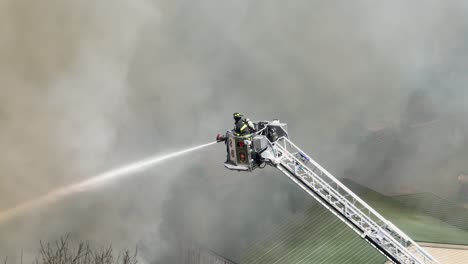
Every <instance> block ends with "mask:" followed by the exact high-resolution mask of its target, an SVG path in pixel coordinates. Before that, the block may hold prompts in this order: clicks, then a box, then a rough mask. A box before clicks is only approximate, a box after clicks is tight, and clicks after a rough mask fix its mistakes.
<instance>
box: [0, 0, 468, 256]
mask: <svg viewBox="0 0 468 264" xmlns="http://www.w3.org/2000/svg"><path fill="white" fill-rule="evenodd" d="M467 11H468V6H467V5H466V4H465V3H464V2H463V1H456V0H453V1H435V0H434V1H432V0H431V1H412V2H411V3H409V2H408V1H403V0H398V1H392V2H391V3H380V2H379V3H376V2H375V1H352V2H350V1H333V2H330V1H306V0H293V1H279V0H268V1H266V0H259V1H245V0H242V1H225V0H222V1H220V0H201V1H184V0H171V1H169V0H167V1H166V0H159V1H156V0H154V1H151V0H135V1H123V0H119V1H109V0H101V1H72V0H66V1H58V0H57V1H54V0H46V1H24V0H0V58H1V60H0V80H1V82H2V83H1V96H0V147H1V149H2V151H1V154H0V209H7V208H10V207H12V206H14V205H16V204H18V203H21V202H22V201H25V200H29V199H32V198H34V197H37V196H38V195H41V194H43V193H46V192H47V191H49V190H51V189H53V188H55V187H58V186H62V185H65V184H68V183H71V182H76V181H79V180H82V179H84V178H86V177H90V176H92V175H93V174H95V173H98V172H102V171H104V170H106V169H107V168H110V167H113V166H114V165H117V164H119V163H121V162H126V161H131V160H135V159H139V158H144V157H146V156H149V155H153V154H154V153H166V152H169V151H171V150H176V149H179V148H182V147H184V146H188V145H195V144H199V143H205V142H209V141H211V140H213V137H214V135H215V134H216V133H217V132H223V131H225V130H226V129H229V128H230V127H231V125H232V124H231V114H232V112H234V111H241V112H243V113H245V114H246V115H248V116H249V117H250V118H251V119H254V120H259V119H271V118H281V119H282V120H283V121H285V122H287V123H288V124H289V128H290V134H291V136H292V139H293V140H294V141H295V142H296V143H298V145H300V146H302V148H303V149H305V150H308V151H309V150H310V154H311V155H312V156H313V157H315V158H317V160H318V161H319V162H324V163H325V165H326V166H327V167H329V168H330V170H331V171H333V172H336V173H337V174H338V175H340V176H341V175H342V173H343V172H344V171H346V170H347V168H348V167H350V166H351V167H352V165H353V163H354V162H356V158H355V155H356V153H358V149H359V144H361V143H362V142H363V141H365V135H366V133H367V128H369V127H371V128H374V127H379V126H384V127H398V129H397V130H399V129H400V128H399V127H400V124H401V123H402V122H401V121H402V119H403V120H404V119H405V115H406V112H405V111H406V110H405V109H406V107H407V103H408V101H409V100H410V98H411V95H412V94H413V93H414V91H415V90H417V89H422V90H426V91H427V92H428V93H430V97H431V100H432V102H433V104H432V107H433V108H434V109H435V111H436V112H438V113H440V115H441V116H443V117H445V116H450V118H448V119H447V120H449V121H447V122H448V123H447V122H446V123H444V125H443V127H446V126H447V127H450V126H452V125H453V124H454V123H455V124H457V127H459V128H460V129H459V130H460V131H462V132H463V131H464V130H463V129H464V126H465V124H464V122H465V120H466V113H467V112H466V110H467V109H466V106H465V105H464V102H465V101H466V99H467V91H466V89H465V83H466V78H467V77H466V74H465V73H466V69H467V64H466V61H467V60H466V59H467V57H468V50H467V48H466V47H468V45H467V44H468V43H467V40H468V39H467V36H468V35H467V32H468V28H467V25H468V23H467V22H468V21H467V19H466V17H468V16H467ZM453 120H455V121H453ZM382 124H384V125H382ZM448 130H450V131H452V129H448ZM457 131H458V130H457ZM446 132H447V130H445V129H439V130H437V132H434V133H433V134H431V135H430V136H426V137H420V136H419V135H420V133H425V132H411V133H413V134H414V133H416V135H412V136H411V138H413V139H415V140H412V141H411V144H410V148H411V147H412V146H414V148H415V149H416V148H417V149H421V148H420V146H421V145H422V146H426V149H423V150H422V152H423V153H425V154H426V155H427V156H424V160H423V161H421V158H419V159H417V158H416V154H417V153H420V152H417V151H416V152H414V153H416V154H414V153H413V154H411V155H410V154H408V155H409V156H407V157H408V160H407V162H406V163H405V164H403V165H402V164H401V163H400V164H398V165H393V166H394V169H393V170H390V171H391V172H392V173H391V174H392V175H393V173H394V174H396V175H405V177H408V175H416V174H418V171H420V170H419V169H420V168H421V167H427V164H428V163H434V162H433V161H434V160H436V161H440V162H441V164H442V163H443V166H446V167H455V168H454V169H453V171H456V170H465V169H468V168H462V167H463V160H464V159H463V158H460V160H458V161H452V159H448V158H447V155H448V156H450V154H453V153H458V152H457V151H458V150H459V149H461V148H462V146H463V144H464V143H465V142H464V141H463V140H461V141H457V142H459V143H454V144H455V146H454V147H453V148H451V149H449V150H447V152H449V154H447V155H445V156H444V157H443V158H440V157H439V156H434V155H432V154H431V153H433V152H436V150H438V149H437V148H438V146H435V145H431V144H427V142H433V141H441V139H440V138H443V139H444V140H445V139H446V138H447V137H448V136H447V135H446ZM399 133H400V132H399ZM411 133H410V134H411ZM439 137H440V138H439ZM462 138H463V137H462ZM425 140H427V141H425ZM450 142H453V140H452V141H450ZM460 142H461V143H460ZM413 144H414V145H413ZM457 144H458V145H457ZM460 144H462V145H460ZM428 145H429V146H434V147H433V148H430V147H427V146H428ZM364 152H365V150H364ZM428 153H429V154H428ZM397 154H398V153H397ZM224 157H225V152H224V149H223V147H221V146H217V147H214V148H213V149H211V150H204V151H203V153H200V155H193V156H191V157H186V158H184V159H183V160H179V161H174V162H172V163H170V164H165V165H164V166H161V167H160V168H157V169H154V170H151V171H149V172H147V173H144V174H143V175H139V176H137V177H134V179H132V180H125V181H124V182H121V183H116V184H115V185H112V186H111V187H109V188H106V189H105V190H103V192H102V193H99V192H91V193H90V194H86V195H83V196H80V197H71V198H70V200H68V201H64V202H63V203H57V204H56V205H54V207H53V208H45V209H44V210H41V211H40V212H37V213H36V214H32V215H31V216H28V217H27V220H25V219H23V220H17V221H15V222H14V223H11V224H10V225H8V226H5V227H0V232H1V234H2V235H0V249H2V248H4V249H6V252H13V250H18V249H19V248H20V247H25V248H31V249H35V246H36V244H33V245H31V246H29V244H28V245H26V244H27V243H36V241H38V240H39V239H48V238H55V237H57V235H60V234H63V233H64V232H71V233H72V234H75V235H76V236H77V237H78V238H83V239H89V240H93V241H96V242H98V243H106V242H109V241H112V242H114V243H117V242H115V241H116V240H117V241H120V242H119V243H120V244H123V245H132V244H134V243H139V244H144V245H145V246H144V247H148V248H147V249H146V250H147V252H150V253H145V252H143V254H147V256H151V257H148V258H157V257H158V256H161V255H163V254H164V253H162V252H164V251H165V250H166V249H167V247H168V245H166V244H165V243H164V242H163V241H165V240H167V239H166V238H167V236H171V231H172V229H171V226H172V225H171V224H167V223H168V222H169V223H171V222H172V220H173V218H180V217H186V218H189V219H190V218H193V219H194V220H193V226H188V227H187V229H189V230H193V229H196V232H195V233H196V235H201V234H205V235H206V236H210V226H212V225H219V224H220V222H222V221H226V222H228V223H227V224H226V229H227V230H231V231H232V232H231V233H236V232H237V231H238V230H243V229H242V228H243V226H244V225H248V224H252V223H253V222H254V221H253V220H252V221H250V220H249V221H247V220H246V221H245V222H242V219H243V218H244V217H245V215H249V219H255V216H256V212H257V210H259V209H258V208H263V209H262V210H263V211H262V214H263V215H270V216H273V215H274V214H275V213H278V214H283V213H284V214H287V213H288V212H289V209H287V208H284V207H286V206H285V204H286V203H287V199H288V198H287V197H288V195H287V194H286V193H287V191H286V190H285V189H287V188H284V189H283V188H281V187H280V186H282V185H278V178H279V177H281V176H279V175H277V173H276V172H275V171H274V170H271V169H269V170H268V171H263V172H258V173H255V174H254V175H257V174H258V176H259V178H258V179H256V181H259V182H260V183H258V185H255V184H252V185H249V184H246V183H245V182H249V180H248V179H246V178H245V177H253V175H248V176H245V175H240V174H237V173H232V172H226V171H224V170H223V169H222V164H221V162H222V161H223V159H224ZM413 158H414V159H413ZM413 161H417V162H413ZM442 161H443V162H442ZM370 162H372V161H370ZM358 164H360V163H358ZM379 164H380V163H379ZM460 164H461V165H460ZM376 166H377V167H378V166H379V165H376ZM443 166H442V167H443ZM440 170H442V169H440ZM431 171H433V170H431ZM454 173H455V172H454ZM269 174H272V175H276V176H271V178H269V177H270V175H269ZM414 177H416V176H414ZM447 177H449V176H447ZM181 179H184V183H183V184H181V183H180V182H181ZM423 179H424V178H423ZM404 180H405V179H404V178H402V177H397V176H396V177H395V179H390V180H389V179H388V178H387V179H386V180H385V181H379V182H383V183H384V184H376V186H378V187H380V188H382V189H385V186H382V185H386V184H390V182H392V183H393V182H400V181H404ZM417 180H421V178H418V177H416V178H415V181H417ZM272 181H273V183H271V182H272ZM240 182H243V183H244V184H240ZM426 185H428V189H430V188H429V187H431V186H430V182H429V183H427V184H426ZM259 186H263V188H259ZM392 186H393V185H392ZM254 190H255V192H254ZM271 190H275V191H274V192H273V191H271ZM447 190H452V189H450V188H447ZM223 193H235V194H236V195H239V196H242V195H244V196H245V197H249V198H251V199H253V200H254V201H252V202H251V204H250V205H248V203H249V201H248V200H247V198H244V199H245V200H241V201H243V202H242V203H241V204H244V205H245V204H246V203H247V205H245V206H242V207H240V208H239V205H238V204H237V203H235V202H228V201H226V202H225V203H223V202H219V201H223V200H222V199H221V200H219V201H218V204H214V201H216V199H212V198H213V197H219V195H223ZM196 197H198V199H197V198H196ZM190 200H192V201H191V203H190V202H188V201H190ZM271 201H275V202H274V203H271ZM187 203H188V205H187ZM185 206H187V207H188V208H185ZM265 207H267V208H266V209H265ZM181 208H184V210H185V211H184V213H180V211H181ZM189 208H190V210H188V209H189ZM218 209H219V210H218ZM221 209H222V210H225V211H222V210H221ZM233 210H237V211H236V212H237V214H236V213H232V214H227V215H232V218H234V219H229V220H226V219H225V218H224V217H225V215H226V214H223V212H233ZM271 218H272V219H274V217H271ZM231 221H232V223H236V225H238V226H233V225H232V224H229V223H231ZM271 221H274V220H271ZM176 226H177V225H176ZM200 227H203V228H205V229H202V228H200ZM230 228H231V229H230ZM227 233H229V232H227ZM3 234H4V235H3ZM217 237H221V238H222V237H226V236H222V235H220V234H218V235H217ZM221 242H222V241H221ZM148 245H150V246H148ZM153 245H155V246H153ZM3 252H5V251H3V250H0V253H3ZM12 254H15V253H12ZM0 256H1V254H0Z"/></svg>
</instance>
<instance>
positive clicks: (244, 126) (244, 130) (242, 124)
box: [232, 112, 255, 137]
mask: <svg viewBox="0 0 468 264" xmlns="http://www.w3.org/2000/svg"><path fill="white" fill-rule="evenodd" d="M232 117H233V118H234V133H235V134H236V136H238V137H239V136H246V135H250V134H252V133H253V132H255V125H254V123H253V122H252V121H250V119H248V118H243V115H242V114H241V113H237V112H236V113H234V114H233V115H232Z"/></svg>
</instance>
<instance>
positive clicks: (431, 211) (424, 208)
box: [392, 193, 468, 231]
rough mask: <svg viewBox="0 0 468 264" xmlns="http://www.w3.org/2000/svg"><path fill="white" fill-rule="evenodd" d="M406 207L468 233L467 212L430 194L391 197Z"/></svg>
mask: <svg viewBox="0 0 468 264" xmlns="http://www.w3.org/2000/svg"><path fill="white" fill-rule="evenodd" d="M392 198H393V199H395V200H397V201H399V202H400V203H402V204H404V205H405V206H407V207H410V208H413V209H415V210H418V211H419V212H421V213H424V214H427V215H430V216H432V217H434V218H437V219H440V220H442V221H444V222H446V223H448V224H450V225H452V226H456V227H458V228H460V229H463V230H466V231H468V210H467V209H466V208H464V207H461V206H459V205H457V204H456V203H453V202H451V201H449V200H446V199H444V198H441V197H439V196H437V195H435V194H432V193H418V194H408V195H399V196H393V197H392Z"/></svg>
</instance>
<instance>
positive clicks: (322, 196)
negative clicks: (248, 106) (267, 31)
mask: <svg viewBox="0 0 468 264" xmlns="http://www.w3.org/2000/svg"><path fill="white" fill-rule="evenodd" d="M272 148H273V152H274V156H275V158H274V160H273V163H274V165H275V166H276V167H277V168H278V169H279V170H280V171H281V172H283V173H284V174H285V175H287V176H288V177H289V178H291V179H292V180H293V181H294V182H295V183H297V184H298V185H299V186H300V187H301V188H302V189H304V190H305V191H306V192H308V193H309V194H310V195H311V196H313V197H314V198H315V199H316V200H317V201H319V202H320V203H321V204H322V205H323V206H324V207H325V208H327V209H328V210H329V211H331V212H332V213H333V214H334V215H336V216H337V217H338V218H339V219H340V220H341V221H343V222H344V223H346V224H347V225H348V226H349V227H350V228H352V229H353V230H354V231H355V232H356V233H358V234H359V235H360V236H361V237H362V238H364V239H365V240H366V241H368V242H369V243H370V244H371V245H372V246H374V247H375V248H376V249H377V250H379V251H380V252H381V253H382V254H384V255H385V256H386V257H387V258H388V259H389V260H390V261H392V262H393V263H398V264H426V263H439V262H437V261H436V260H435V259H434V258H433V257H432V256H431V255H429V254H428V253H427V252H426V251H424V250H423V249H422V248H421V247H420V246H419V245H417V244H416V243H415V242H414V241H413V240H411V239H410V238H409V237H408V236H407V235H406V234H405V233H403V231H401V230H400V229H398V228H397V227H396V226H394V225H393V224H392V223H390V221H388V220H386V219H385V218H384V217H383V216H381V215H380V214H379V213H377V212H376V211H375V210H374V209H372V207H370V206H369V205H368V204H367V203H366V202H364V201H363V200H362V199H360V198H359V197H358V196H357V195H356V194H354V193H353V192H352V191H351V190H349V189H348V188H347V187H346V186H345V185H343V184H342V183H341V182H340V181H338V180H337V179H336V178H335V177H334V176H333V175H332V174H330V173H329V172H328V171H327V170H325V169H324V168H322V167H321V166H320V165H319V164H318V163H317V162H315V161H314V160H313V159H311V158H310V157H309V156H308V155H307V154H305V153H304V152H303V151H302V150H301V149H299V148H298V147H297V146H296V145H295V144H293V143H292V142H291V141H290V140H289V139H287V138H285V137H283V138H280V139H278V140H277V141H275V142H274V143H272Z"/></svg>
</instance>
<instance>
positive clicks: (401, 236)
mask: <svg viewBox="0 0 468 264" xmlns="http://www.w3.org/2000/svg"><path fill="white" fill-rule="evenodd" d="M275 145H276V146H277V147H279V148H280V149H282V150H283V151H284V152H287V153H289V155H290V159H291V160H290V161H291V162H292V163H291V162H290V164H286V165H289V166H291V167H292V166H294V165H293V164H294V162H297V163H298V164H300V165H301V166H302V167H303V168H305V169H306V170H308V172H309V174H311V175H308V176H309V177H310V178H311V179H312V181H316V183H320V184H321V185H324V186H325V187H323V188H322V189H326V190H327V191H328V193H329V194H334V196H335V197H334V198H335V199H336V200H338V201H341V202H342V203H343V204H344V205H345V207H346V208H351V209H348V210H350V211H351V212H353V213H355V214H356V215H358V214H359V216H360V218H361V219H359V221H361V225H363V224H362V222H363V221H364V223H365V224H367V225H368V226H369V227H374V230H372V232H371V235H372V233H373V234H385V237H386V239H387V240H390V241H392V240H393V241H392V243H390V244H394V243H396V244H395V245H393V246H396V247H397V248H399V251H402V252H404V253H405V255H406V254H409V255H410V256H413V254H411V253H410V252H409V251H408V250H407V247H409V246H412V247H413V248H414V249H415V250H416V253H418V255H420V257H422V260H423V261H424V263H426V260H427V261H433V262H435V260H434V259H433V258H432V257H431V256H430V255H429V254H427V253H426V252H425V251H424V250H423V249H422V248H420V247H419V246H418V245H417V244H416V243H415V242H414V241H413V240H411V239H410V238H409V237H408V236H407V235H406V234H405V233H404V232H403V231H401V230H400V229H398V228H397V227H396V226H394V225H393V224H392V223H391V222H390V221H388V220H386V219H385V218H384V217H383V216H381V215H380V214H379V213H378V212H376V211H375V210H374V209H373V208H372V207H370V206H369V205H368V204H367V203H366V202H364V201H363V200H362V199H361V198H359V197H358V196H357V195H356V194H354V193H353V192H352V191H351V190H349V189H348V188H347V187H346V186H345V185H343V184H342V183H341V182H340V181H338V180H337V179H336V178H335V177H334V176H333V175H331V173H329V172H328V171H327V170H325V169H324V168H323V167H322V166H320V165H319V164H318V163H317V162H316V161H314V160H313V159H312V158H310V157H308V156H307V154H305V152H303V151H302V150H301V149H300V148H299V147H297V146H296V145H295V144H294V143H292V142H291V141H290V140H288V139H287V138H280V139H279V140H278V141H277V142H276V143H275ZM288 145H289V146H292V147H293V148H294V150H296V151H297V152H296V151H295V153H301V154H302V155H306V156H307V158H308V162H310V163H311V165H313V166H314V167H315V168H316V169H318V170H319V171H320V174H321V175H322V176H326V177H327V179H330V180H331V181H332V182H333V183H334V184H336V189H335V188H333V187H332V186H330V185H329V183H327V182H326V181H325V180H324V179H322V178H321V177H319V175H317V173H315V169H314V170H313V169H311V168H310V167H309V166H310V165H309V166H307V165H306V164H304V163H303V162H302V161H301V160H299V159H298V158H297V157H296V156H294V155H293V154H291V153H290V152H289V151H288V150H287V148H288ZM280 159H281V158H280ZM310 187H312V188H314V187H315V186H313V184H312V186H310ZM340 190H342V191H344V192H345V194H346V195H347V196H349V197H351V198H352V199H353V202H357V203H359V205H362V207H361V208H358V207H357V206H356V205H355V204H353V202H351V201H349V200H348V199H347V198H345V197H343V195H342V194H341V193H340ZM325 198H326V197H325ZM335 206H336V205H335ZM338 208H339V207H338ZM363 209H365V210H366V211H367V212H366V213H367V214H366V213H363V212H362V210H363ZM373 217H374V218H376V219H377V220H379V221H380V222H382V223H383V226H380V225H378V224H376V223H375V222H374V220H372V218H373ZM351 219H352V218H351ZM359 221H358V222H359ZM389 232H390V234H389ZM397 240H400V242H398V241H397ZM387 243H388V242H387Z"/></svg>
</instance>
